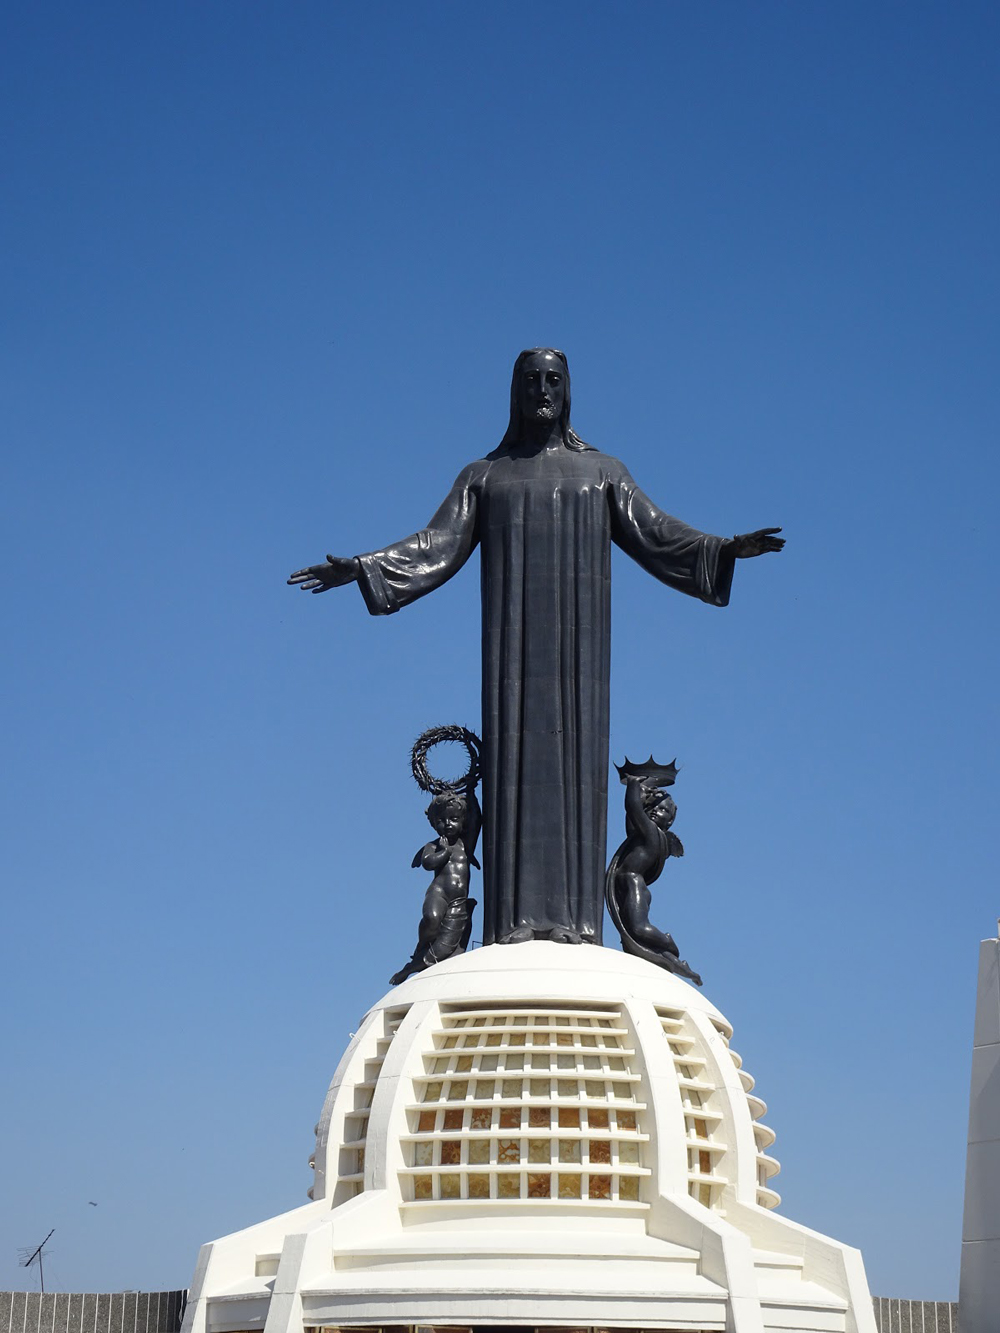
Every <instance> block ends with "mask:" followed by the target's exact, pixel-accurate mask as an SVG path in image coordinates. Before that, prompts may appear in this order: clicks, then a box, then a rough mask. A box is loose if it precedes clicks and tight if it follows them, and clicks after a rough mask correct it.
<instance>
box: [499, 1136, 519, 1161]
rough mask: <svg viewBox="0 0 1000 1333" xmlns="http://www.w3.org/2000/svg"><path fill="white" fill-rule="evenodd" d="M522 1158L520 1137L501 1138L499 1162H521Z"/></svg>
mask: <svg viewBox="0 0 1000 1333" xmlns="http://www.w3.org/2000/svg"><path fill="white" fill-rule="evenodd" d="M520 1160H521V1140H520V1139H500V1140H499V1142H498V1143H497V1161H498V1162H519V1161H520Z"/></svg>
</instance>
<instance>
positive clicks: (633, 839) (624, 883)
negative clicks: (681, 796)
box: [604, 755, 701, 986]
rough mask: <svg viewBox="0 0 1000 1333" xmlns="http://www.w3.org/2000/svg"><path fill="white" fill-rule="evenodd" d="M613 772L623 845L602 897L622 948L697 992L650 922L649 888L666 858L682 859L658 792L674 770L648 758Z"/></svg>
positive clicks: (668, 809) (669, 941)
mask: <svg viewBox="0 0 1000 1333" xmlns="http://www.w3.org/2000/svg"><path fill="white" fill-rule="evenodd" d="M615 767H616V768H617V769H618V776H619V777H620V778H621V780H622V782H623V783H624V785H625V841H624V842H623V843H622V845H621V846H620V847H619V848H618V850H617V851H616V852H615V854H614V856H613V857H612V858H611V864H610V865H609V866H608V873H607V877H606V879H605V889H604V896H605V899H606V901H607V904H608V911H609V912H610V913H611V919H612V920H613V921H614V923H615V925H616V926H617V928H618V933H619V935H620V936H621V941H622V948H623V949H624V951H625V952H626V953H630V954H634V955H635V956H636V957H637V958H645V959H646V961H647V962H650V963H656V965H657V966H658V967H664V968H666V969H667V971H668V972H676V973H677V974H678V975H679V976H682V977H687V978H688V980H689V981H693V982H694V983H695V985H696V986H700V985H701V977H700V976H699V975H698V973H697V972H695V971H694V970H693V968H691V967H690V965H689V964H688V963H686V962H684V960H683V959H682V958H681V957H680V951H679V950H678V948H677V945H676V944H675V943H674V941H673V937H672V936H671V935H668V934H665V933H664V932H663V931H661V930H657V928H656V927H655V926H654V925H652V923H651V922H650V920H649V906H650V903H651V902H652V900H653V898H652V894H651V893H650V891H649V886H650V884H653V883H654V882H655V881H656V880H657V879H659V877H660V873H661V871H662V870H663V867H664V866H665V865H666V863H667V858H668V857H671V856H683V855H684V845H683V843H682V842H681V840H680V838H678V837H677V835H676V834H675V833H671V832H670V826H671V825H672V824H673V822H674V819H675V818H676V816H677V806H676V804H675V803H674V800H673V798H672V797H671V796H670V795H668V793H667V792H666V791H664V790H663V788H665V787H670V786H673V783H674V780H675V779H676V777H677V764H676V763H675V762H671V763H669V764H658V763H656V762H655V760H654V759H653V756H652V755H650V756H649V759H648V760H647V761H646V762H645V763H643V764H633V763H630V761H629V760H628V758H626V760H625V763H624V764H616V765H615Z"/></svg>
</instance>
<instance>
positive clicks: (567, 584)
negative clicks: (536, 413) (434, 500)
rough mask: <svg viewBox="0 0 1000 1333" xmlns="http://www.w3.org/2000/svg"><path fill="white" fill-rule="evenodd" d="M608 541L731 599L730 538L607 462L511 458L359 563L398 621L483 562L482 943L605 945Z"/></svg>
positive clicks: (554, 455)
mask: <svg viewBox="0 0 1000 1333" xmlns="http://www.w3.org/2000/svg"><path fill="white" fill-rule="evenodd" d="M612 541H613V542H615V543H616V544H617V545H618V546H620V547H621V548H622V549H623V550H624V551H626V552H627V553H628V554H629V555H630V556H632V558H633V559H634V560H636V561H638V563H639V564H640V565H642V567H643V568H644V569H646V570H648V571H649V573H650V574H653V575H654V576H655V577H656V578H658V579H660V580H661V582H663V583H666V584H668V585H669V586H670V587H671V588H676V589H677V590H678V591H680V592H684V593H688V594H689V595H690V596H692V597H698V598H700V599H701V600H702V601H705V602H709V603H711V604H712V605H714V606H725V605H726V604H727V602H728V601H729V589H730V584H731V582H732V575H733V563H734V561H733V557H732V555H731V554H730V552H729V550H728V548H726V547H725V546H724V539H723V538H721V537H713V536H710V535H708V534H706V533H703V532H698V531H696V530H695V529H694V528H690V527H688V526H687V525H686V524H684V523H681V522H680V521H679V520H678V519H676V518H671V517H670V515H669V514H665V513H663V511H662V510H660V509H658V508H657V507H656V505H654V504H653V502H652V501H651V500H650V499H649V498H648V497H647V496H645V495H644V494H643V493H642V491H641V490H639V488H638V486H636V484H635V482H634V481H633V480H632V478H631V476H630V475H629V473H628V470H627V469H626V468H625V466H624V465H623V464H622V463H620V462H619V461H618V460H617V459H616V458H611V457H610V456H609V455H607V454H604V453H601V452H600V451H599V450H597V449H585V450H582V451H576V450H573V449H570V448H568V447H566V446H562V445H559V446H556V447H550V448H548V449H544V450H541V451H537V452H533V453H529V452H523V451H519V450H516V449H515V450H508V449H506V448H504V447H503V446H501V448H500V449H497V450H495V451H494V452H493V453H492V454H489V455H488V456H487V457H486V458H483V459H479V460H478V461H476V462H474V463H470V464H469V466H468V467H467V468H465V469H464V470H463V471H462V472H461V473H460V475H459V477H458V479H457V480H456V482H455V484H454V486H453V487H452V488H451V491H450V492H449V494H448V496H447V498H446V499H445V501H444V503H443V504H442V505H441V507H440V508H439V509H438V511H437V513H436V514H435V515H434V517H433V518H432V519H431V521H430V522H429V523H428V525H427V527H426V528H423V529H422V530H421V531H420V532H416V533H414V534H413V536H412V537H407V538H405V539H404V540H403V541H400V542H396V543H394V544H393V545H391V546H386V547H385V548H383V549H382V550H380V551H373V552H371V553H370V554H367V555H362V556H360V557H359V563H360V571H359V575H358V582H359V584H360V587H361V592H362V595H363V596H364V599H365V602H366V604H367V606H368V609H369V611H370V612H371V613H372V614H373V615H388V614H390V613H392V612H394V611H398V610H399V609H400V607H403V606H406V605H407V604H408V603H409V602H412V601H414V600H415V599H416V598H418V597H423V596H424V594H425V593H428V592H432V591H433V590H434V589H435V588H437V587H440V585H441V584H442V583H444V582H445V581H446V580H447V579H450V578H451V577H452V575H453V574H455V573H457V571H458V570H459V569H461V567H462V566H463V565H464V564H465V562H466V560H468V558H469V556H470V555H471V554H472V552H473V550H474V549H475V548H476V546H477V545H478V546H479V547H480V550H481V577H482V608H483V610H482V619H483V626H482V652H483V754H482V761H483V765H482V772H483V801H482V805H483V880H484V890H485V921H484V935H483V943H484V944H492V943H494V942H496V941H499V940H502V939H503V938H504V937H505V936H506V935H508V934H509V933H510V932H511V931H513V930H515V929H517V928H518V927H522V926H527V927H529V928H530V929H531V930H533V931H534V932H535V934H536V936H544V935H547V934H548V933H549V932H550V931H552V930H558V929H568V930H572V931H575V932H577V933H578V934H580V935H582V936H583V937H584V938H585V939H588V940H590V941H592V942H594V943H597V944H599V943H600V942H601V925H602V919H603V911H604V896H603V895H604V857H605V838H606V822H607V784H608V733H609V720H610V675H611V543H612Z"/></svg>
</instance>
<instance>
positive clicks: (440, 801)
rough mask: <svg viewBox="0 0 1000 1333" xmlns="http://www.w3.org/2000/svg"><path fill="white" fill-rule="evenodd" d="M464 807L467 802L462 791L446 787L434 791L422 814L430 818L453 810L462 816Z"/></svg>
mask: <svg viewBox="0 0 1000 1333" xmlns="http://www.w3.org/2000/svg"><path fill="white" fill-rule="evenodd" d="M466 808H467V803H466V800H465V797H464V796H463V795H462V793H461V792H459V791H455V790H454V788H451V787H446V788H445V789H444V791H439V792H435V793H434V795H433V796H432V797H431V803H430V805H429V806H428V807H427V809H426V810H425V811H424V814H425V815H426V816H427V818H428V819H432V818H433V817H434V815H437V814H442V815H443V814H446V813H451V812H452V811H455V812H456V813H459V814H461V815H462V816H463V818H464V816H465V811H466Z"/></svg>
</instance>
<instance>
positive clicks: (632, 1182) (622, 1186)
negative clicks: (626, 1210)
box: [618, 1176, 639, 1199]
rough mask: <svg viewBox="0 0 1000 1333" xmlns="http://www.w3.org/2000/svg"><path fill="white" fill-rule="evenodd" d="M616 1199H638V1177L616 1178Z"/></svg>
mask: <svg viewBox="0 0 1000 1333" xmlns="http://www.w3.org/2000/svg"><path fill="white" fill-rule="evenodd" d="M618 1197H619V1199H638V1197H639V1177H638V1176H619V1177H618Z"/></svg>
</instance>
